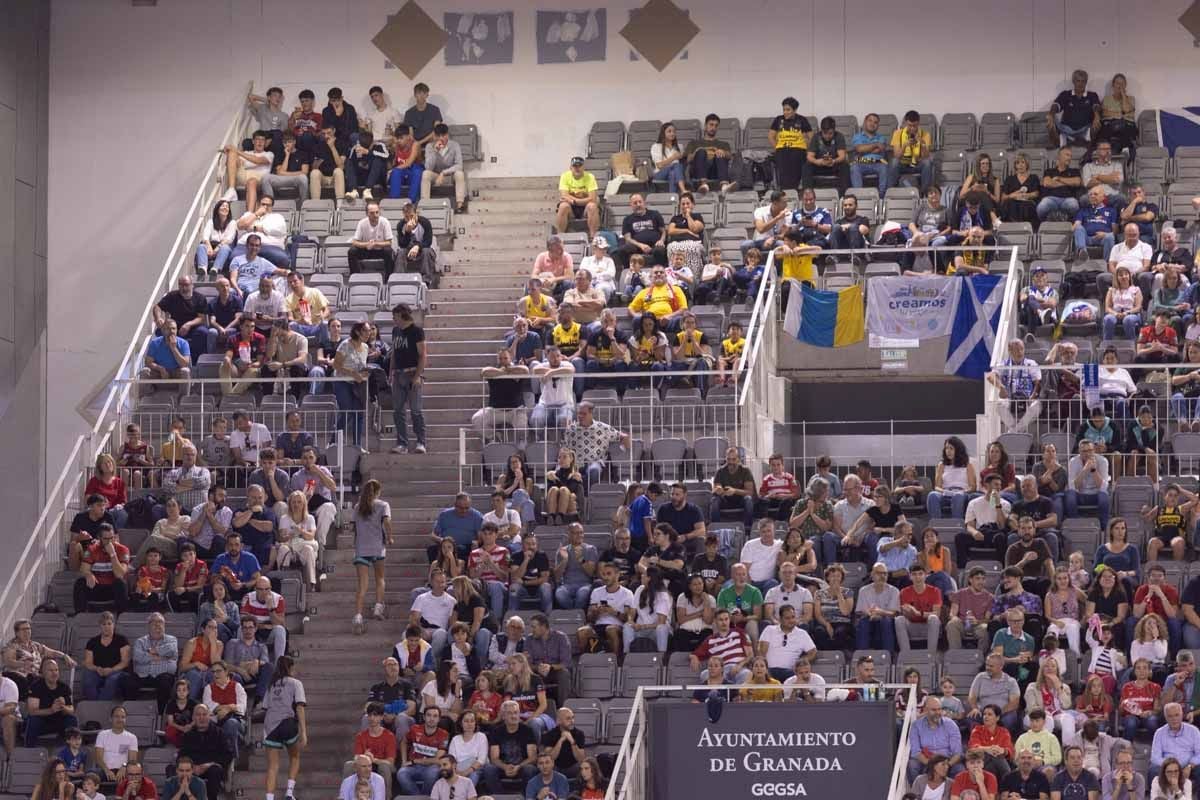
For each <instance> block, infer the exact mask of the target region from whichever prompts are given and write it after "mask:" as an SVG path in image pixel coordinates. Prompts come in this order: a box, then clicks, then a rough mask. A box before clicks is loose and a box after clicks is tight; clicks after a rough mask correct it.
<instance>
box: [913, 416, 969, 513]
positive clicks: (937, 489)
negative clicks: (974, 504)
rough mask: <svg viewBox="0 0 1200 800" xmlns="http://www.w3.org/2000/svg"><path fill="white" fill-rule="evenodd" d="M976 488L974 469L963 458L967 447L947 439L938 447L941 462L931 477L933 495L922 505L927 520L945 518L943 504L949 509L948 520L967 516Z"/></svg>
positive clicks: (953, 439)
mask: <svg viewBox="0 0 1200 800" xmlns="http://www.w3.org/2000/svg"><path fill="white" fill-rule="evenodd" d="M977 486H978V479H977V477H976V475H975V465H974V464H972V463H971V459H970V458H969V457H968V456H967V446H966V445H965V444H963V441H962V439H960V438H958V437H957V436H951V437H950V438H948V439H946V441H945V443H944V444H943V445H942V460H941V463H940V464H938V466H937V472H935V473H934V476H933V491H931V492H930V493H929V497H928V499H927V500H926V501H925V507H926V510H928V511H929V516H930V517H935V518H936V517H945V516H947V514H946V512H945V510H944V508H943V501H944V502H945V504H946V505H949V507H950V513H949V516H950V517H953V518H956V519H962V518H963V517H964V516H966V513H967V501H968V500H970V499H971V496H972V493H973V492H975V490H976V487H977Z"/></svg>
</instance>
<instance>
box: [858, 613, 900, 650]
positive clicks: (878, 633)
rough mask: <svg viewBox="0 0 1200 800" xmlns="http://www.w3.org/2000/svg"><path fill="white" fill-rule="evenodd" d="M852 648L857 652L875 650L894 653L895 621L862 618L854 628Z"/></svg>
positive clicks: (886, 618)
mask: <svg viewBox="0 0 1200 800" xmlns="http://www.w3.org/2000/svg"><path fill="white" fill-rule="evenodd" d="M854 646H855V648H857V649H859V650H870V649H872V648H877V649H879V650H887V651H888V652H892V653H894V652H896V620H894V619H892V618H891V617H880V618H879V619H874V620H873V619H869V618H867V617H863V618H861V619H860V620H859V621H858V624H857V625H855V626H854Z"/></svg>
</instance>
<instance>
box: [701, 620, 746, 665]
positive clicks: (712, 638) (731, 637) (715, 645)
mask: <svg viewBox="0 0 1200 800" xmlns="http://www.w3.org/2000/svg"><path fill="white" fill-rule="evenodd" d="M749 645H750V640H749V639H748V638H746V634H745V633H743V632H742V631H740V630H738V629H737V628H731V629H730V630H729V633H727V634H725V635H724V636H721V635H720V634H718V633H712V634H710V635H709V637H708V638H707V639H705V640H704V641H703V642H701V643H700V646H699V647H697V648H696V652H695V656H696V658H698V659H700V661H701V662H702V663H703V662H705V661H708V659H709V658H711V657H712V656H718V657H720V659H721V661H722V663H724V664H726V665H729V664H736V663H737V662H739V661H741V660H742V659H744V658H745V657H746V649H747V647H749Z"/></svg>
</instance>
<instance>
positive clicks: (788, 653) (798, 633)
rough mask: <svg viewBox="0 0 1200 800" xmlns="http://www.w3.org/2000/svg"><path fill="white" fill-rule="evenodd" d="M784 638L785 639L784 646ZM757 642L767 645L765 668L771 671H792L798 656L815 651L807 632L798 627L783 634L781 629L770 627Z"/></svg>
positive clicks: (777, 626)
mask: <svg viewBox="0 0 1200 800" xmlns="http://www.w3.org/2000/svg"><path fill="white" fill-rule="evenodd" d="M784 636H786V637H787V644H786V645H785V644H784V643H783V639H784ZM758 641H759V643H760V644H761V643H762V642H766V643H767V666H768V667H770V668H771V669H789V670H790V669H794V668H795V666H796V661H797V660H798V659H799V658H800V656H802V655H804V654H805V653H811V652H812V651H813V650H816V649H817V646H816V644H814V643H813V640H812V637H811V636H809V635H808V631H806V630H804V629H803V628H801V627H799V626H797V627H795V628H792V629H791V630H790V631H788V633H786V634H784V632H783V628H782V627H780V626H779V625H771V626H769V627H767V628H765V629H764V630H763V632H762V633H761V634H760V635H759V637H758Z"/></svg>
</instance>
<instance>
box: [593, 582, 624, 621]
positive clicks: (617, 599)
mask: <svg viewBox="0 0 1200 800" xmlns="http://www.w3.org/2000/svg"><path fill="white" fill-rule="evenodd" d="M606 603H607V604H608V607H609V608H610V609H612V611H611V612H608V611H606V612H605V613H603V614H601V615H600V617H599V618H598V619H597V620H596V624H597V625H620V624H622V623H623V622H625V610H626V609H627V608H630V607H632V606H633V605H634V601H633V592H631V591H629V589H628V588H627V587H625V586H618V587H617V590H616V591H615V592H610V591H608V587H607V586H599V587H597V588H595V589H593V590H592V597H591V600H590V601H589V602H588V605H589V606H598V605H603V604H606Z"/></svg>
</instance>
